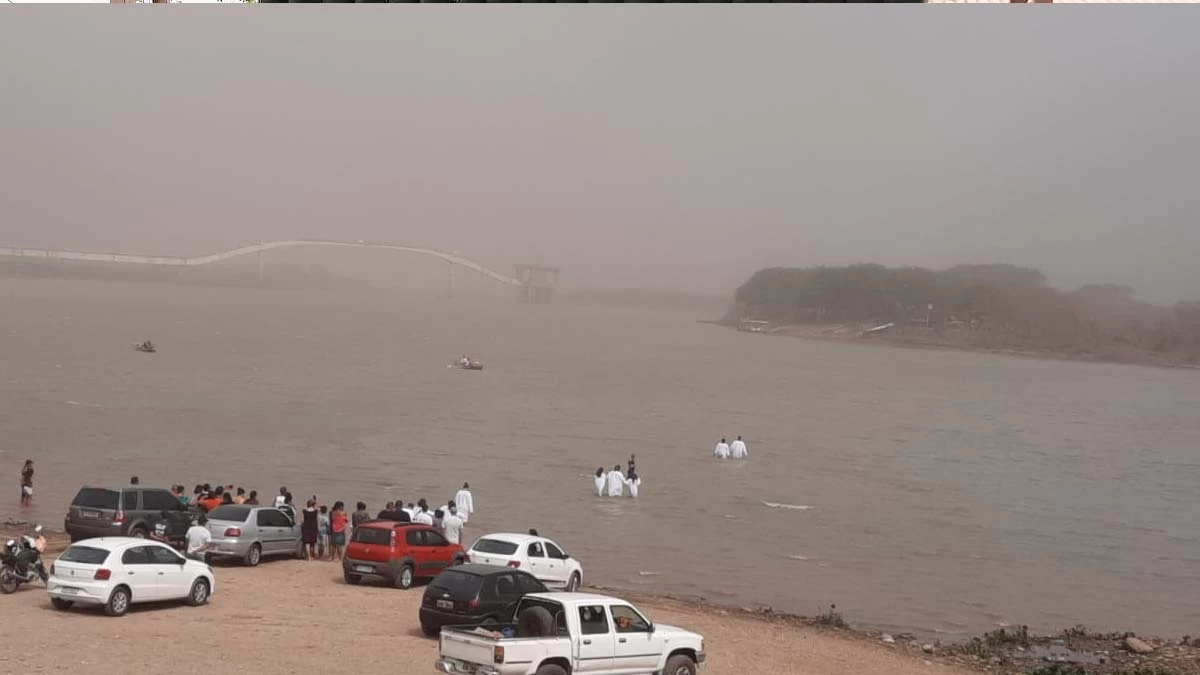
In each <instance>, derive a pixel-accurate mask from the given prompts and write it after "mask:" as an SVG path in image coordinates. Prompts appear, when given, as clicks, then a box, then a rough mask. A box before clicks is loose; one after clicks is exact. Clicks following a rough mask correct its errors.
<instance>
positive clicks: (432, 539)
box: [423, 530, 454, 575]
mask: <svg viewBox="0 0 1200 675" xmlns="http://www.w3.org/2000/svg"><path fill="white" fill-rule="evenodd" d="M423 548H425V550H426V561H427V564H428V565H429V567H428V568H427V569H428V571H427V572H425V573H426V574H429V575H434V574H437V573H439V572H441V571H442V570H444V569H446V568H447V567H449V566H450V563H451V561H452V560H453V555H454V554H453V551H454V546H453V545H452V544H451V543H450V542H449V541H447V540H446V538H445V537H443V536H442V535H441V533H440V532H435V531H434V530H425V532H424V541H423Z"/></svg>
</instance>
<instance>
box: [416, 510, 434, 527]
mask: <svg viewBox="0 0 1200 675" xmlns="http://www.w3.org/2000/svg"><path fill="white" fill-rule="evenodd" d="M412 521H413V522H414V523H421V524H422V525H433V516H431V515H429V512H428V511H418V512H417V514H416V515H415V516H413V517H412Z"/></svg>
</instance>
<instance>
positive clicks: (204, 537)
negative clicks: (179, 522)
mask: <svg viewBox="0 0 1200 675" xmlns="http://www.w3.org/2000/svg"><path fill="white" fill-rule="evenodd" d="M210 541H212V533H211V532H209V531H208V528H207V527H203V526H201V525H193V526H191V527H189V528H188V531H187V552H188V555H192V554H193V553H200V552H202V551H201V549H203V548H204V547H205V546H208V542H210Z"/></svg>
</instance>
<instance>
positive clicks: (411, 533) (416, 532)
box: [404, 527, 429, 574]
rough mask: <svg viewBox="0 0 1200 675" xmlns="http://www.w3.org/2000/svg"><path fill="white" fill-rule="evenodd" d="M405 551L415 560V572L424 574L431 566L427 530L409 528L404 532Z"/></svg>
mask: <svg viewBox="0 0 1200 675" xmlns="http://www.w3.org/2000/svg"><path fill="white" fill-rule="evenodd" d="M404 543H405V549H407V550H406V552H407V553H408V555H409V557H410V558H412V560H413V571H414V572H415V573H417V574H424V573H425V570H426V569H427V568H428V565H429V548H428V547H427V546H425V530H422V529H420V528H415V527H414V528H409V529H408V530H407V531H405V532H404Z"/></svg>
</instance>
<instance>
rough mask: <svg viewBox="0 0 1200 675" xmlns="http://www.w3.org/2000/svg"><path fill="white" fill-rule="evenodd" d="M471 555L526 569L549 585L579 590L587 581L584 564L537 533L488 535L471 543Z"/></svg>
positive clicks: (484, 561) (477, 560) (485, 561)
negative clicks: (585, 579) (584, 578)
mask: <svg viewBox="0 0 1200 675" xmlns="http://www.w3.org/2000/svg"><path fill="white" fill-rule="evenodd" d="M467 558H468V559H469V560H470V561H471V562H473V563H479V564H481V565H499V566H501V567H513V568H515V569H519V570H525V571H526V572H529V573H530V574H532V575H533V576H535V577H537V578H538V580H539V581H541V582H542V583H543V584H545V585H546V587H547V588H561V589H563V590H565V591H577V590H579V587H580V586H582V585H583V566H582V565H580V564H579V561H578V560H576V559H574V558H572V557H571V556H569V555H567V554H566V553H564V552H563V550H562V547H561V546H559V545H558V544H556V543H554V542H553V541H550V540H549V539H546V538H545V537H540V536H537V535H533V534H511V533H507V532H501V533H498V534H488V535H484V536H482V537H480V538H478V539H476V540H475V543H474V544H471V549H470V550H469V551H467Z"/></svg>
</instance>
